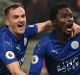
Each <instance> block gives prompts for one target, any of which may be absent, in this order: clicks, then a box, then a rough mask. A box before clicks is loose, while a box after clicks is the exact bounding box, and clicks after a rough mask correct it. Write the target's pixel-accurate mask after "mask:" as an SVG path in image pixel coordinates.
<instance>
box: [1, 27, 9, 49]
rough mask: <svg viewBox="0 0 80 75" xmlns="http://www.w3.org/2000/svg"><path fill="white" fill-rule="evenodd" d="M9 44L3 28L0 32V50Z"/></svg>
mask: <svg viewBox="0 0 80 75" xmlns="http://www.w3.org/2000/svg"><path fill="white" fill-rule="evenodd" d="M9 42H10V36H9V35H8V34H7V32H6V28H5V27H3V28H2V29H1V30H0V49H3V48H4V47H6V46H8V45H9Z"/></svg>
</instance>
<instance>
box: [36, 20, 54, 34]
mask: <svg viewBox="0 0 80 75" xmlns="http://www.w3.org/2000/svg"><path fill="white" fill-rule="evenodd" d="M37 27H38V33H40V32H42V31H44V30H50V29H53V26H52V23H51V21H50V20H49V21H45V22H42V23H37Z"/></svg>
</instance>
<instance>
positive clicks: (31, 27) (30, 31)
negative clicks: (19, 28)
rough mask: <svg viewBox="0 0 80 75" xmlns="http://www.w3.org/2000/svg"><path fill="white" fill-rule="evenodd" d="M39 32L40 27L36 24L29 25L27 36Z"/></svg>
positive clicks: (26, 30)
mask: <svg viewBox="0 0 80 75" xmlns="http://www.w3.org/2000/svg"><path fill="white" fill-rule="evenodd" d="M37 32H38V27H37V25H36V24H34V25H27V26H26V29H25V35H26V36H27V37H32V36H34V35H35V34H36V33H37Z"/></svg>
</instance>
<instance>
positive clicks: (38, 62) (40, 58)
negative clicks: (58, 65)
mask: <svg viewBox="0 0 80 75" xmlns="http://www.w3.org/2000/svg"><path fill="white" fill-rule="evenodd" d="M44 55H45V48H44V46H41V44H37V46H36V47H35V49H34V53H33V58H32V63H31V66H30V70H29V75H40V72H41V69H42V66H43V62H44Z"/></svg>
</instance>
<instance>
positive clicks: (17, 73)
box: [12, 69, 28, 75]
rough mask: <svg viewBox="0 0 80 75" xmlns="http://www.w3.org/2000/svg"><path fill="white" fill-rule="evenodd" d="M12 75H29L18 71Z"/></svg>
mask: <svg viewBox="0 0 80 75" xmlns="http://www.w3.org/2000/svg"><path fill="white" fill-rule="evenodd" d="M12 75H28V74H27V73H25V72H23V71H22V70H19V69H18V70H16V71H13V73H12Z"/></svg>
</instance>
